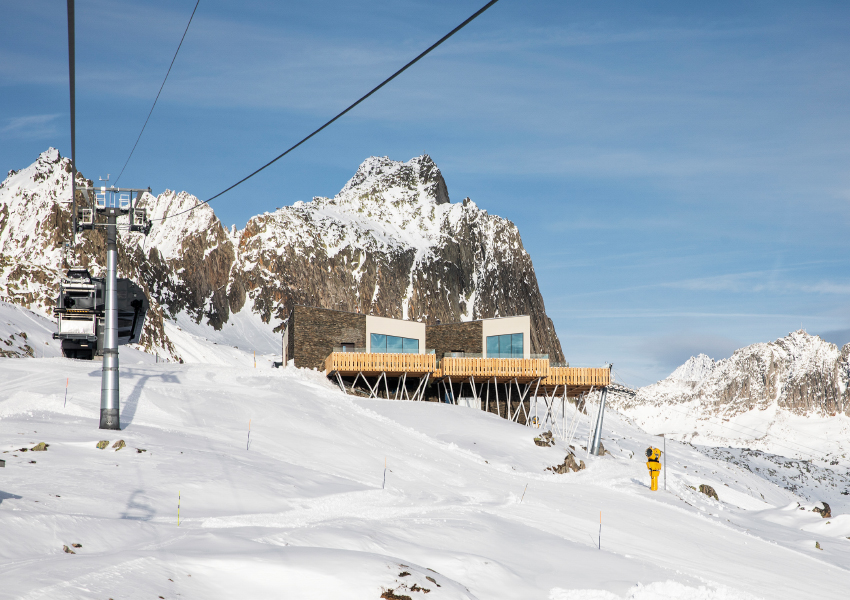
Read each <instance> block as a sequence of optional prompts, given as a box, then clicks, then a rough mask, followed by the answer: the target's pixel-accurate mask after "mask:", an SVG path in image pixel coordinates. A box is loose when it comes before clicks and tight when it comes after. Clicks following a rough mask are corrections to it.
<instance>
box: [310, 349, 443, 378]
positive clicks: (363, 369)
mask: <svg viewBox="0 0 850 600" xmlns="http://www.w3.org/2000/svg"><path fill="white" fill-rule="evenodd" d="M436 368H437V357H436V356H435V355H434V354H387V353H377V352H331V353H330V354H329V355H328V357H327V358H326V359H325V373H326V374H330V373H333V372H334V371H338V372H340V373H432V372H433V371H434V370H436Z"/></svg>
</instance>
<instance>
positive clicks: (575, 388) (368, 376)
mask: <svg viewBox="0 0 850 600" xmlns="http://www.w3.org/2000/svg"><path fill="white" fill-rule="evenodd" d="M290 360H291V361H293V364H294V365H295V366H296V367H306V368H312V369H316V370H324V371H325V373H326V374H327V376H328V377H329V378H331V379H332V380H335V381H336V383H337V384H338V385H339V386H340V388H341V389H342V390H343V391H346V392H351V391H354V390H355V388H357V387H358V385H359V386H360V389H361V390H362V389H363V386H365V389H366V390H368V393H369V395H370V396H382V397H387V398H390V397H395V398H398V399H402V398H405V397H407V398H410V399H417V400H424V399H430V400H434V401H447V402H450V403H457V401H458V398H461V397H464V396H463V394H464V386H466V390H467V392H468V393H467V396H465V397H467V398H468V397H469V395H468V394H469V393H471V397H472V398H473V400H474V401H475V402H476V403H477V404H481V399H482V398H485V396H486V398H487V400H486V410H490V401H489V398H490V395H489V394H490V391H491V389H492V391H493V394H494V400H495V405H496V406H495V407H496V411H497V412H498V413H499V414H500V415H501V414H502V408H501V407H502V405H503V402H502V401H501V400H500V395H499V394H500V393H501V394H502V396H501V397H502V398H503V399H504V405H505V411H504V412H505V414H504V416H505V417H506V418H510V419H511V420H520V419H521V417H522V415H520V409H522V411H523V412H524V413H525V417H524V418H525V419H527V418H529V417H528V411H526V410H525V408H524V402H525V401H526V399H528V398H529V397H532V396H533V397H537V396H539V395H540V394H543V395H544V396H546V397H548V398H549V399H550V402H551V400H552V399H553V398H554V397H555V396H561V397H563V398H564V399H565V398H567V397H575V396H579V395H581V394H583V393H584V392H587V391H589V390H591V389H593V388H596V389H599V388H602V387H605V386H607V385H608V384H609V383H610V373H611V372H610V369H609V368H602V369H596V368H590V369H587V368H570V367H569V366H561V365H552V364H550V362H549V357H548V356H547V355H540V354H533V353H532V352H531V319H530V318H529V317H528V316H527V315H520V316H513V317H501V318H493V319H480V320H478V321H467V322H463V323H438V324H435V325H426V324H425V323H420V322H417V321H407V320H402V319H390V318H387V317H377V316H373V315H364V314H360V313H349V312H343V311H338V310H330V309H325V308H316V307H309V306H296V307H294V308H293V310H292V312H291V313H290V316H289V319H288V320H287V325H286V329H285V330H284V333H283V363H284V364H286V363H288V362H289V361H290ZM500 386H501V387H500ZM514 388H515V391H516V396H514V391H513V390H514ZM500 390H502V391H501V392H500ZM529 406H530V404H529ZM483 407H484V406H482V408H483ZM523 422H525V421H523Z"/></svg>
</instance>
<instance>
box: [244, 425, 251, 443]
mask: <svg viewBox="0 0 850 600" xmlns="http://www.w3.org/2000/svg"><path fill="white" fill-rule="evenodd" d="M250 447H251V419H248V442H247V443H246V444H245V450H248V449H249V448H250Z"/></svg>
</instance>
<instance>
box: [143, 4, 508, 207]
mask: <svg viewBox="0 0 850 600" xmlns="http://www.w3.org/2000/svg"><path fill="white" fill-rule="evenodd" d="M496 2H498V0H490V2H488V3H487V4H485V5H484V6H482V7H481V8H480V9H478V10H477V11H476V12H475V13H474V14H473V15H472V16H470V17H469V18H468V19H466V20H465V21H464V22H463V23H461V24H460V25H458V26H457V27H455V28H454V29H452V30H451V31H450V32H448V33H447V34H446V35H444V36H443V37H441V38H440V39H439V40H437V41H436V42H435V43H434V44H432V45H431V46H429V47H428V48H427V49H426V50H424V51H423V52H422V53H420V54H419V55H418V56H417V57H416V58H414V59H413V60H411V61H410V62H408V63H407V64H406V65H404V66H403V67H402V68H400V69H399V70H398V71H396V72H395V73H393V74H392V75H390V76H389V77H387V78H386V79H384V80H383V81H382V82H381V83H380V84H378V85H377V86H375V87H374V88H372V89H371V90H370V91H369V92H368V93H366V94H365V95H364V96H361V97H360V99H359V100H357V101H356V102H354V103H353V104H351V105H350V106H348V108H346V109H345V110H343V111H342V112H340V113H339V114H338V115H336V116H335V117H334V118H332V119H331V120H329V121H328V122H326V123H325V124H324V125H322V126H321V127H319V128H318V129H316V130H315V131H313V132H312V133H311V134H310V135H308V136H307V137H305V138H303V139H302V140H301V141H299V142H298V143H296V144H294V145H293V146H290V147H289V148H288V149H287V150H286V151H284V152H282V153H281V154H279V155H278V156H276V157H275V158H273V159H272V160H270V161H269V162H267V163H266V164H264V165H263V166H262V167H260V168H259V169H257V170H256V171H254V172H253V173H251V174H249V175H246V176H245V177H243V178H242V179H240V180H239V181H237V182H236V183H234V184H233V185H231V186H230V187H228V188H225V189H224V190H222V191H220V192H219V193H217V194H216V195H215V196H212V197H211V198H208V199H206V200H203V201H202V202H200V203H198V204H196V205H195V206H193V207H191V208H187V209H186V210H183V211H180V212H176V213H174V214H173V215H168V216H167V217H162V218H161V219H152V221H164V220H165V219H167V218H171V217H176V216H178V215H182V214H185V213H187V212H191V211H193V210H195V209H196V208H198V207H199V206H202V205H204V204H208V203H209V202H212V201H213V200H215V199H216V198H218V197H219V196H222V195H224V194H226V193H227V192H229V191H230V190H232V189H233V188H235V187H236V186H238V185H240V184H242V183H245V182H246V181H248V180H249V179H251V178H252V177H253V176H254V175H256V174H257V173H259V172H260V171H262V170H263V169H265V168H266V167H269V166H271V165H272V164H274V163H276V162H277V161H279V160H280V159H281V158H283V157H284V156H286V155H287V154H289V153H290V152H292V151H293V150H295V149H296V148H298V147H299V146H300V145H301V144H303V143H304V142H306V141H307V140H309V139H310V138H312V137H313V136H315V135H316V134H318V133H319V132H320V131H322V130H323V129H325V128H326V127H328V126H329V125H331V124H332V123H333V122H334V121H336V120H337V119H339V118H341V117H342V116H344V115H345V114H346V113H348V112H350V111H351V110H352V109H354V108H355V107H356V106H357V105H358V104H360V103H361V102H363V101H364V100H366V99H367V98H368V97H369V96H371V95H372V94H374V93H375V92H377V91H378V90H380V89H381V88H382V87H384V86H385V85H387V84H388V83H389V82H391V81H392V80H393V79H395V78H396V77H398V76H399V75H401V74H402V73H404V72H405V71H406V70H407V69H409V68H410V67H412V66H413V65H414V64H416V63H417V62H419V60H421V59H422V58H424V57H425V56H426V55H428V54H429V53H430V52H431V51H432V50H434V49H435V48H436V47H437V46H439V45H440V44H442V43H443V42H445V41H446V40H447V39H449V38H450V37H452V36H453V35H454V34H456V33H457V32H458V31H460V30H461V29H463V28H464V27H466V26H467V25H469V24H470V23H471V22H472V21H473V20H475V18H477V17H478V16H479V15H481V14H482V13H483V12H484V11H486V10H487V9H488V8H490V7H491V6H493V5H494V4H496Z"/></svg>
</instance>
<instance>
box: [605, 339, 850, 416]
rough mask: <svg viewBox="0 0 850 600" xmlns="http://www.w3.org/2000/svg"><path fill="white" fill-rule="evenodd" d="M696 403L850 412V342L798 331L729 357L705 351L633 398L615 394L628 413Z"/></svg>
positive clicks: (717, 410)
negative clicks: (835, 341)
mask: <svg viewBox="0 0 850 600" xmlns="http://www.w3.org/2000/svg"><path fill="white" fill-rule="evenodd" d="M685 403H691V404H692V405H695V406H690V407H689V410H690V411H691V412H693V413H695V414H699V415H702V416H704V417H708V416H721V415H722V416H723V418H725V419H729V418H732V417H734V416H736V415H739V414H742V413H745V412H748V411H751V410H767V409H768V408H770V407H772V406H774V405H775V406H776V407H778V408H779V409H782V410H785V411H788V412H790V413H792V414H797V415H809V414H819V415H823V416H830V415H833V416H834V415H836V414H839V413H840V414H845V415H848V416H850V344H847V345H846V346H844V348H843V349H840V350H839V349H838V347H837V346H835V344H830V343H829V342H825V341H823V340H822V339H821V338H819V337H817V336H814V335H809V334H808V333H806V332H805V331H795V332H793V333H790V334H788V335H787V336H786V337H784V338H781V339H778V340H776V341H775V342H769V343H761V344H753V345H752V346H747V347H746V348H742V349H740V350H737V351H735V353H734V354H733V355H732V356H731V357H730V358H727V359H723V360H719V361H717V362H715V361H713V360H712V359H710V358H709V357H707V356H705V355H704V354H701V355H699V356H695V357H692V358H690V359H689V360H688V361H687V362H686V363H685V364H683V365H682V366H680V367H679V368H678V369H676V370H675V371H674V372H673V373H672V374H671V375H670V376H669V377H668V378H666V379H663V380H662V381H659V382H658V383H655V384H652V385H649V386H646V387H644V388H641V389H640V390H638V391H637V393H636V394H635V395H633V396H628V395H616V396H612V404H613V405H614V406H616V407H617V408H619V409H621V410H625V411H627V412H629V411H630V410H631V409H635V408H638V407H642V406H657V407H661V406H665V405H667V406H669V405H676V404H685Z"/></svg>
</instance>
